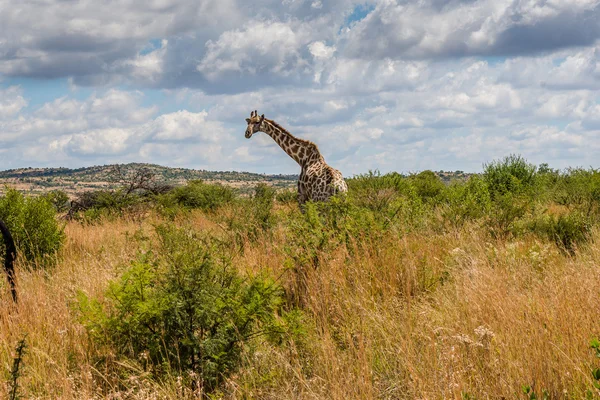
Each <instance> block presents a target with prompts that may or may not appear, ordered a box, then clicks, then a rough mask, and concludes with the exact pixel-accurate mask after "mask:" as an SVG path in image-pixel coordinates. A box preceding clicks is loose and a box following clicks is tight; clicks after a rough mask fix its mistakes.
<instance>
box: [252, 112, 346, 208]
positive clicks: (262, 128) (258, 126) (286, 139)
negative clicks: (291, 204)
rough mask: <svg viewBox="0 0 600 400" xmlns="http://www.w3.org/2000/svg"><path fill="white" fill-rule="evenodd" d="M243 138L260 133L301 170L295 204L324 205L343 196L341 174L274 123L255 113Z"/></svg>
mask: <svg viewBox="0 0 600 400" xmlns="http://www.w3.org/2000/svg"><path fill="white" fill-rule="evenodd" d="M246 122H247V123H248V127H247V128H246V133H245V136H246V138H247V139H250V138H251V137H252V135H254V134H255V133H256V132H264V133H266V134H267V135H269V136H271V137H272V138H273V140H274V141H275V142H276V143H277V144H278V145H279V147H281V148H282V149H283V151H285V152H286V153H287V154H288V155H289V156H290V157H291V158H292V159H294V161H296V162H297V163H298V164H299V165H300V168H301V171H300V177H299V178H298V203H300V205H303V204H304V203H306V202H307V201H309V200H312V201H325V200H327V199H329V198H330V197H331V196H333V195H335V194H337V193H345V192H347V191H348V186H347V185H346V181H344V177H343V176H342V173H341V172H340V171H338V170H337V169H335V168H332V167H330V166H329V165H327V163H326V162H325V159H324V158H323V156H322V155H321V152H320V151H319V148H318V147H317V145H316V144H314V143H313V142H311V141H309V140H304V139H300V138H297V137H295V136H293V135H292V134H291V133H289V132H288V131H287V130H285V129H284V128H283V127H281V126H280V125H279V124H277V123H276V122H275V121H273V120H270V119H266V118H265V115H264V114H263V115H261V116H259V115H258V112H257V111H256V110H254V111H252V112H250V118H246Z"/></svg>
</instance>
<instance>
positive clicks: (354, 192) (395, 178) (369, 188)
mask: <svg viewBox="0 0 600 400" xmlns="http://www.w3.org/2000/svg"><path fill="white" fill-rule="evenodd" d="M347 183H348V192H349V195H350V197H351V198H352V200H353V201H354V203H355V204H356V205H358V206H360V207H365V208H368V209H370V210H372V211H375V212H383V211H385V210H388V209H389V208H390V206H391V204H392V203H393V202H394V200H395V199H397V198H398V196H399V195H400V194H405V193H407V192H409V191H410V190H411V186H410V184H409V183H408V182H407V180H406V179H405V178H404V177H403V176H402V175H400V174H398V173H395V172H392V173H390V174H385V175H381V174H380V173H379V172H378V171H375V172H373V171H369V173H367V174H362V175H356V176H355V177H353V178H351V179H348V180H347Z"/></svg>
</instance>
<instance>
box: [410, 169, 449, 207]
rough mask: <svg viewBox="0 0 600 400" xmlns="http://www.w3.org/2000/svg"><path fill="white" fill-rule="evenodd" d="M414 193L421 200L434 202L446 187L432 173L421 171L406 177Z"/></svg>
mask: <svg viewBox="0 0 600 400" xmlns="http://www.w3.org/2000/svg"><path fill="white" fill-rule="evenodd" d="M408 181H409V182H410V184H411V185H412V186H413V187H414V190H415V193H416V194H417V195H418V196H419V197H420V198H421V199H422V200H423V201H428V202H435V201H436V200H438V199H439V197H440V195H441V194H442V192H443V191H444V189H445V188H446V185H445V184H444V182H442V180H441V179H440V178H439V177H438V176H437V175H436V174H435V173H434V172H433V171H429V170H427V171H423V172H420V173H418V174H415V175H411V176H409V177H408Z"/></svg>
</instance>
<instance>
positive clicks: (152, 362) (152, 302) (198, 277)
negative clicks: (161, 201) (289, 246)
mask: <svg viewBox="0 0 600 400" xmlns="http://www.w3.org/2000/svg"><path fill="white" fill-rule="evenodd" d="M156 232H157V234H158V238H159V242H160V244H159V247H158V249H157V250H156V252H154V251H150V252H146V253H143V254H140V256H139V257H138V259H137V260H136V261H134V262H133V263H132V264H131V266H130V267H129V268H128V269H127V270H126V271H125V273H124V274H123V276H122V277H121V279H120V280H118V281H116V282H114V283H113V284H112V285H111V286H110V289H109V291H108V293H107V297H108V299H109V300H110V302H109V304H108V305H105V306H102V305H100V303H98V302H96V301H93V300H90V299H88V298H87V297H86V296H84V295H83V294H80V296H79V305H80V310H81V312H82V318H83V321H84V323H85V324H86V326H87V327H88V329H89V332H90V334H91V335H92V338H93V339H94V340H96V341H98V342H100V343H104V344H107V345H109V346H111V347H113V348H114V349H115V351H116V352H117V354H118V356H119V358H121V359H127V360H129V361H133V362H135V361H137V362H139V363H141V364H143V366H144V368H145V369H149V370H150V371H151V372H153V374H154V375H155V376H156V377H157V378H160V377H164V376H165V375H166V374H169V373H171V372H175V373H177V374H178V375H179V376H184V377H190V376H191V377H194V376H195V377H196V378H188V383H190V384H195V385H197V386H199V387H201V388H203V390H205V391H206V392H210V391H212V390H214V389H215V388H216V387H217V385H218V384H219V383H220V382H221V381H222V380H223V378H225V377H227V376H228V375H230V374H231V373H232V372H234V371H235V370H236V368H237V367H238V366H239V364H240V362H241V355H242V353H243V351H244V343H245V342H246V341H248V340H249V339H251V338H253V337H256V336H259V335H263V334H265V335H273V337H274V338H275V337H277V334H278V332H279V331H280V330H281V325H280V324H279V323H278V322H277V318H276V312H277V311H278V310H279V309H280V306H281V304H282V299H283V297H282V294H283V293H282V289H281V288H280V287H279V286H278V285H277V284H275V283H274V282H273V281H272V280H271V279H269V278H266V277H252V278H248V277H246V278H243V277H241V276H240V275H239V274H238V273H237V272H236V270H235V268H234V267H233V265H232V264H231V260H230V259H229V256H228V253H227V251H226V249H224V246H222V245H221V244H220V243H218V242H216V240H215V239H214V238H207V237H202V236H199V235H197V234H195V233H193V232H190V231H187V230H183V229H176V228H173V227H169V226H160V227H158V228H157V230H156ZM189 380H191V382H189Z"/></svg>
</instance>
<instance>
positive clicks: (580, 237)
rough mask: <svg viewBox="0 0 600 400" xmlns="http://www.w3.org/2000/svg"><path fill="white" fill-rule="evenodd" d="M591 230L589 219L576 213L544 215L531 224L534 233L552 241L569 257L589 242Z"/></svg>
mask: <svg viewBox="0 0 600 400" xmlns="http://www.w3.org/2000/svg"><path fill="white" fill-rule="evenodd" d="M591 229H592V225H591V222H590V220H589V218H587V217H586V216H585V215H583V214H582V213H580V212H577V211H574V212H571V213H568V214H564V215H559V216H554V215H544V216H542V217H540V218H538V219H536V220H534V221H533V222H532V223H531V230H532V231H533V232H534V233H536V234H537V235H538V236H540V237H543V238H547V239H549V240H552V241H554V243H556V245H557V246H558V247H559V248H560V249H561V250H563V251H566V252H568V253H569V254H571V255H574V254H575V250H576V249H577V247H578V246H580V245H582V244H584V243H586V242H587V241H588V240H589V237H590V233H591Z"/></svg>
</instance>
